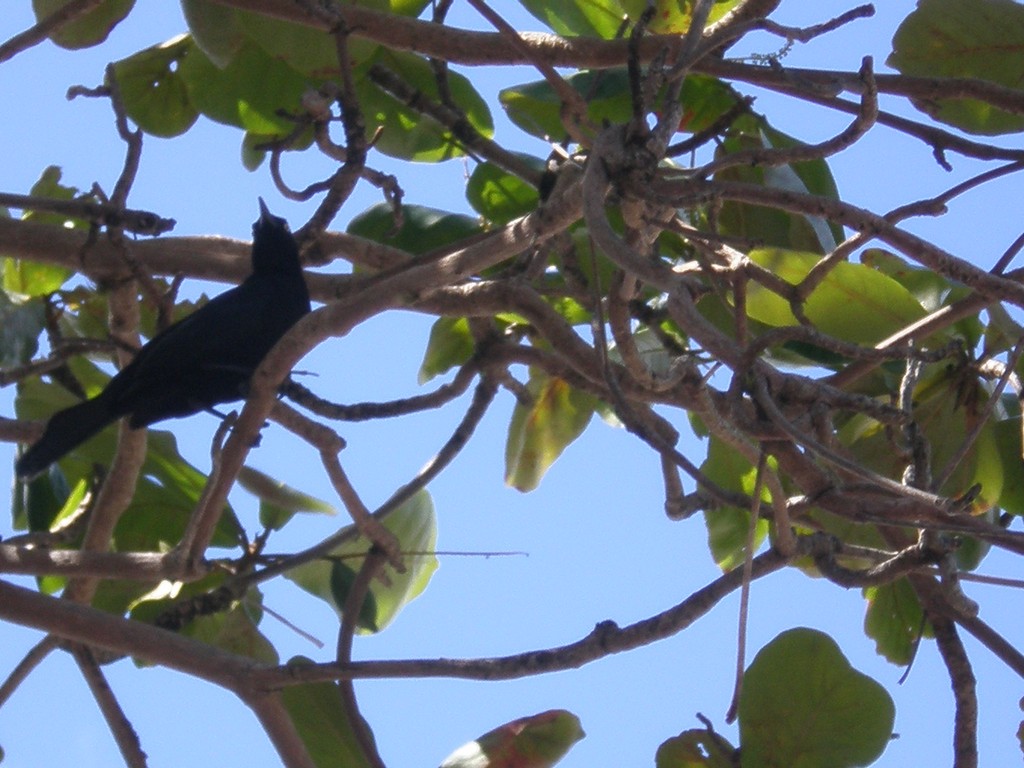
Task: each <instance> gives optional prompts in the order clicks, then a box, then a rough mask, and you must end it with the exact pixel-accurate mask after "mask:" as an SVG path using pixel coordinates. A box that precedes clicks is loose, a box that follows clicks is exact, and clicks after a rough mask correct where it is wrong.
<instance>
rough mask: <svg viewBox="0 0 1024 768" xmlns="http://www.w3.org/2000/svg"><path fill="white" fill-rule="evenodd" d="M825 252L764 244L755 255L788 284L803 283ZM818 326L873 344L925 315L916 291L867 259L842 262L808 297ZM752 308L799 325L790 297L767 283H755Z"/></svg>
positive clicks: (764, 318)
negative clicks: (790, 303) (788, 298)
mask: <svg viewBox="0 0 1024 768" xmlns="http://www.w3.org/2000/svg"><path fill="white" fill-rule="evenodd" d="M820 258H821V257H820V256H818V255H817V254H814V253H803V252H800V251H788V250H783V249H781V248H761V249H756V250H753V251H751V252H750V259H751V260H752V261H754V262H756V263H757V264H759V265H760V266H762V267H764V268H765V269H767V270H768V271H770V272H772V273H773V274H774V275H776V276H778V277H780V278H782V279H783V280H785V281H786V282H787V283H790V284H793V285H795V284H797V283H799V282H800V281H801V280H803V278H804V277H806V276H807V274H808V273H809V272H810V271H811V268H812V267H814V265H815V264H817V263H818V260H819V259H820ZM803 309H804V314H805V315H806V316H807V319H808V320H810V321H811V322H812V323H813V324H814V326H815V328H817V329H818V330H819V331H821V332H823V333H826V334H828V335H830V336H835V337H837V338H840V339H843V340H845V341H852V342H859V343H866V344H871V343H875V342H877V341H881V340H882V339H884V338H886V337H888V336H890V335H892V334H893V333H895V332H896V331H898V330H900V329H902V328H904V327H906V326H907V325H909V324H911V323H913V322H915V321H917V320H920V319H921V318H922V317H924V315H925V311H924V308H923V307H922V306H921V304H920V302H918V301H917V300H916V299H915V298H914V297H913V296H912V295H911V294H910V292H909V291H908V290H907V289H906V288H904V287H903V286H902V285H900V284H899V283H897V282H896V281H895V280H893V279H892V278H891V277H888V276H886V275H884V274H882V273H881V272H878V271H876V270H874V269H871V268H870V267H867V266H864V265H863V264H851V263H848V262H842V263H839V264H836V265H835V266H834V267H833V268H832V269H830V270H829V273H828V274H827V275H826V276H825V278H824V279H823V280H822V281H821V282H820V283H819V284H818V286H817V287H816V288H815V289H814V291H812V292H811V294H810V296H808V297H807V301H805V302H804V306H803ZM747 312H748V314H749V315H750V316H751V317H753V318H754V319H755V320H758V321H760V322H762V323H765V324H766V325H770V326H784V325H797V322H798V321H797V319H796V317H795V316H794V315H793V312H792V310H791V309H790V307H789V302H788V301H787V300H786V299H784V298H783V297H781V296H779V295H778V294H776V293H774V292H773V291H771V290H770V289H768V288H767V287H765V286H763V285H760V284H753V283H752V284H751V285H750V287H749V289H748V291H747Z"/></svg>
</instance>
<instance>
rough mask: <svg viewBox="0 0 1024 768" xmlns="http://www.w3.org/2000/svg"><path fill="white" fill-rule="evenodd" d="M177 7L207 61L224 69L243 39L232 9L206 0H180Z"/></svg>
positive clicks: (239, 47)
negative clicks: (179, 4)
mask: <svg viewBox="0 0 1024 768" xmlns="http://www.w3.org/2000/svg"><path fill="white" fill-rule="evenodd" d="M181 10H182V11H183V12H184V13H185V21H186V22H187V23H188V29H189V32H190V33H191V35H192V39H193V40H195V42H196V45H198V46H199V49H200V50H201V51H202V52H203V53H205V54H206V57H207V58H208V59H209V60H210V61H212V62H213V63H214V64H216V65H217V66H218V67H220V68H221V69H224V67H226V66H227V65H228V64H230V63H231V59H233V58H234V57H235V54H236V53H238V51H239V50H240V49H241V47H242V45H243V43H244V42H245V36H244V35H243V34H242V31H241V30H240V29H239V27H238V24H237V23H236V22H235V11H234V9H232V8H228V7H225V6H223V5H218V4H217V3H215V2H210V0H181Z"/></svg>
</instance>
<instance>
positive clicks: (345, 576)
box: [331, 560, 380, 632]
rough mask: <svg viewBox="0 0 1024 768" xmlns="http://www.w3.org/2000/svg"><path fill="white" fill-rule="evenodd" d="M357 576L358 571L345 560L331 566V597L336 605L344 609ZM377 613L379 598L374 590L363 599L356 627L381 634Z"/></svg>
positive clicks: (369, 591) (337, 561)
mask: <svg viewBox="0 0 1024 768" xmlns="http://www.w3.org/2000/svg"><path fill="white" fill-rule="evenodd" d="M357 576H358V574H357V573H356V571H355V570H354V569H353V568H352V567H350V566H349V565H347V564H346V563H345V561H344V560H335V561H334V564H333V565H332V566H331V595H332V596H333V598H334V604H335V605H337V606H340V607H342V608H344V606H345V603H346V602H347V601H348V596H349V593H350V592H351V591H352V585H353V584H355V581H356V577H357ZM377 612H378V610H377V598H376V597H375V596H374V594H373V590H372V589H370V590H368V591H367V593H366V595H365V596H364V597H363V604H362V605H361V606H359V616H358V617H357V619H356V627H358V628H359V629H360V630H362V631H363V632H380V626H379V625H378V624H377Z"/></svg>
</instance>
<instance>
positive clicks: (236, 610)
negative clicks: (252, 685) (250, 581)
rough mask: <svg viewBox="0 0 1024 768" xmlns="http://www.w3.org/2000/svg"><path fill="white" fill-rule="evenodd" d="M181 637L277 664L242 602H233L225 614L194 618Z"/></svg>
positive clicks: (270, 646) (269, 647) (220, 612)
mask: <svg viewBox="0 0 1024 768" xmlns="http://www.w3.org/2000/svg"><path fill="white" fill-rule="evenodd" d="M250 591H251V590H250ZM247 599H251V598H247ZM182 634H184V635H186V636H187V637H191V638H193V639H195V640H199V641H200V642H203V643H206V644H207V645H212V646H213V647H215V648H220V649H221V650H224V651H228V652H229V653H234V654H237V655H239V656H245V657H247V658H250V659H256V660H257V661H262V662H263V663H264V664H277V663H278V656H277V651H276V650H275V649H274V646H273V644H272V643H271V642H270V641H269V640H268V639H267V638H266V637H265V636H264V635H263V633H262V632H260V631H259V629H258V628H257V626H256V624H255V622H254V621H253V620H252V618H251V616H250V614H249V612H248V611H247V610H245V608H243V606H242V603H241V602H236V603H235V604H234V605H232V606H231V607H230V608H228V609H227V610H226V611H217V612H215V613H209V614H204V615H202V616H196V617H195V619H193V620H192V621H190V622H189V623H188V624H187V625H186V626H185V628H184V630H183V632H182Z"/></svg>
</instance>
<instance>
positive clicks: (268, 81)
mask: <svg viewBox="0 0 1024 768" xmlns="http://www.w3.org/2000/svg"><path fill="white" fill-rule="evenodd" d="M178 73H179V75H180V76H181V79H182V81H183V82H184V83H185V86H186V88H187V89H188V96H189V99H190V100H191V102H192V104H193V105H194V106H195V108H196V109H198V110H199V111H200V112H202V113H203V114H204V115H206V116H207V117H209V118H210V119H211V120H216V121H218V122H221V123H225V124H227V125H233V126H236V127H239V128H244V129H245V130H247V131H252V132H253V133H260V134H268V135H284V134H287V133H290V132H291V130H292V129H293V128H294V127H295V124H294V123H293V122H292V121H290V120H288V119H287V118H286V117H282V116H281V115H280V114H279V113H280V112H281V111H284V112H286V113H296V112H298V111H300V110H299V107H300V104H299V103H300V99H301V97H302V94H303V92H304V91H305V89H306V88H307V86H308V84H309V82H308V80H307V79H306V77H304V76H303V75H301V74H300V73H299V72H297V71H296V70H294V69H292V68H291V67H289V66H288V65H287V64H285V63H284V62H282V61H278V60H276V59H274V58H272V57H270V56H268V55H267V54H266V53H265V52H264V51H263V50H262V49H261V48H259V47H258V46H257V45H255V44H254V43H251V42H250V43H247V44H245V45H243V46H242V48H241V49H239V51H238V53H237V54H236V55H235V57H234V58H233V59H232V60H231V63H230V64H228V66H227V67H225V68H224V69H220V68H218V67H217V65H216V64H214V63H213V62H212V61H211V60H210V59H209V58H207V57H206V55H205V54H204V53H203V52H202V51H201V50H200V49H199V48H198V46H195V45H194V44H193V45H192V46H191V48H190V49H189V51H188V55H187V56H185V57H184V59H183V60H182V62H181V64H180V66H179V67H178Z"/></svg>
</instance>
